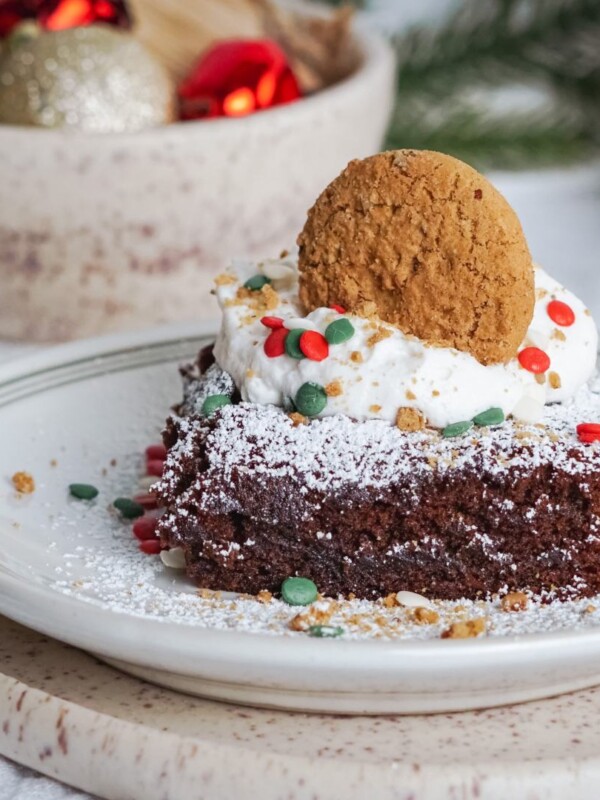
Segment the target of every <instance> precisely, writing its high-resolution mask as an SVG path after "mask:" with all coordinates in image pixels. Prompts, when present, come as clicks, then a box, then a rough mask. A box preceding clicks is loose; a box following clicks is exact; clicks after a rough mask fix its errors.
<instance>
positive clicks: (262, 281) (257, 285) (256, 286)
mask: <svg viewBox="0 0 600 800" xmlns="http://www.w3.org/2000/svg"><path fill="white" fill-rule="evenodd" d="M267 283H271V279H270V278H267V276H266V275H253V276H252V277H251V278H248V280H247V281H246V283H245V284H244V288H246V289H252V291H253V292H259V291H260V290H261V289H262V288H263V286H266V284H267Z"/></svg>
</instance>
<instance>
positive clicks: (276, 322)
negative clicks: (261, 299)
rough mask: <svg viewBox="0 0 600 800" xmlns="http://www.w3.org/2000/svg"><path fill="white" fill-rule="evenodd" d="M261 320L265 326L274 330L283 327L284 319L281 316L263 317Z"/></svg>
mask: <svg viewBox="0 0 600 800" xmlns="http://www.w3.org/2000/svg"><path fill="white" fill-rule="evenodd" d="M261 322H262V324H263V325H264V326H265V328H271V329H272V330H276V329H277V328H283V320H282V319H281V317H263V318H262V319H261Z"/></svg>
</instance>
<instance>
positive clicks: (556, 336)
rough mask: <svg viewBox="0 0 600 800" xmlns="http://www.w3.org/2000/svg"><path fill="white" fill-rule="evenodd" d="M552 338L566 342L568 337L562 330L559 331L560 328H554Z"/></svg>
mask: <svg viewBox="0 0 600 800" xmlns="http://www.w3.org/2000/svg"><path fill="white" fill-rule="evenodd" d="M551 338H552V339H556V340H557V341H559V342H566V341H567V337H566V336H565V334H564V333H563V332H562V331H559V330H558V328H554V330H553V331H552V337H551Z"/></svg>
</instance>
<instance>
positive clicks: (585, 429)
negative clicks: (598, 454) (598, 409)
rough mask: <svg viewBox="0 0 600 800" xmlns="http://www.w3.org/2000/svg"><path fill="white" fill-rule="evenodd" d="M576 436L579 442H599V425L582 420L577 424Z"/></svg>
mask: <svg viewBox="0 0 600 800" xmlns="http://www.w3.org/2000/svg"><path fill="white" fill-rule="evenodd" d="M577 436H578V437H579V441H580V442H584V443H586V444H591V443H592V442H600V425H599V424H598V423H597V422H582V423H580V424H579V425H578V426H577Z"/></svg>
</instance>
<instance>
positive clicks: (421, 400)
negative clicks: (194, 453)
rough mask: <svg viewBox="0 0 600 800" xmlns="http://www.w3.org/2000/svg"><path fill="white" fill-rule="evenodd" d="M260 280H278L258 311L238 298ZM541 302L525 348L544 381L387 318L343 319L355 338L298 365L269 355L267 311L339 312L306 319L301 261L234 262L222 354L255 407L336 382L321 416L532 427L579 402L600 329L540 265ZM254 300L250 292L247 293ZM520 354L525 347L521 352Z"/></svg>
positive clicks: (286, 315)
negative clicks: (566, 317)
mask: <svg viewBox="0 0 600 800" xmlns="http://www.w3.org/2000/svg"><path fill="white" fill-rule="evenodd" d="M257 274H263V275H265V276H266V277H268V278H269V279H270V280H271V281H272V284H271V286H272V288H273V290H274V292H275V293H276V295H272V303H271V305H272V307H270V308H269V310H268V311H266V312H260V311H259V312H257V308H256V304H255V302H254V300H253V298H252V297H245V296H244V295H245V293H244V292H239V290H240V288H241V287H242V286H243V284H244V282H245V281H246V280H248V279H249V278H251V277H252V276H255V275H257ZM535 286H536V303H535V311H534V315H533V319H532V321H531V325H530V327H529V330H528V331H527V336H526V337H525V340H524V342H523V345H522V348H524V347H530V346H531V347H538V348H540V349H541V350H543V351H544V352H545V353H546V354H547V355H548V357H549V358H550V367H549V369H548V370H547V371H546V373H545V374H544V375H543V376H539V375H537V376H536V375H535V374H533V373H532V372H529V371H528V370H527V369H524V368H523V367H522V366H521V364H520V363H519V361H518V359H517V358H514V359H512V360H511V361H509V362H508V363H506V364H493V365H489V366H484V365H483V364H481V363H480V362H479V361H477V360H476V359H475V358H474V357H473V356H472V355H470V354H469V353H464V352H460V351H458V350H455V349H454V348H446V347H435V346H432V345H428V344H426V343H424V342H422V341H421V340H419V339H417V338H415V337H414V336H409V335H406V334H404V333H402V332H401V331H400V330H398V328H395V327H394V326H393V325H389V324H387V323H385V322H381V321H377V322H374V321H373V320H368V319H363V318H361V317H357V316H354V315H352V314H345V315H344V316H345V317H346V318H347V319H349V320H350V322H351V323H352V325H353V326H354V331H355V333H354V335H353V336H352V337H351V338H350V339H349V340H348V341H345V342H343V343H341V344H336V345H331V346H330V348H329V355H328V357H327V358H325V359H324V360H323V361H313V360H311V359H309V358H305V359H302V360H296V359H293V358H290V357H289V356H288V355H285V354H284V355H281V356H277V357H275V358H270V357H269V356H268V355H267V354H266V353H265V351H264V343H265V340H266V338H267V336H268V335H269V333H270V331H269V330H268V329H267V328H265V327H264V325H262V323H261V322H260V319H261V317H262V316H263V313H267V314H269V315H272V316H278V317H281V318H283V320H284V324H285V327H286V328H288V329H295V328H304V329H307V330H316V331H320V332H321V333H324V332H325V329H326V328H327V326H328V325H329V324H330V323H331V322H333V321H334V320H336V319H340V315H339V313H337V312H336V311H334V310H332V309H329V308H318V309H315V310H314V311H312V312H310V313H309V314H307V315H304V313H303V311H302V308H301V305H300V302H299V299H298V273H297V267H296V261H295V258H294V257H293V256H290V257H286V258H282V259H279V260H273V261H264V262H260V263H259V264H256V263H250V262H236V263H235V264H234V265H233V266H232V267H231V269H230V270H229V272H228V273H227V275H226V276H225V277H222V278H221V279H220V280H217V290H216V294H217V299H218V301H219V305H220V307H221V309H222V312H223V316H222V323H221V329H220V332H219V335H218V337H217V341H216V344H215V358H216V361H217V363H218V364H219V366H220V367H221V368H222V369H223V370H225V371H226V372H228V373H229V374H230V375H231V377H232V378H233V380H234V382H235V384H236V386H237V387H238V389H239V391H240V393H241V396H242V399H243V400H245V401H248V402H251V403H258V404H273V405H277V406H284V407H287V406H288V403H289V400H290V398H293V397H294V396H295V394H296V392H297V391H298V389H299V388H300V386H301V385H302V384H304V383H306V382H309V381H310V382H314V383H318V384H320V385H321V386H323V387H327V386H331V385H332V384H335V386H336V391H335V392H334V393H331V395H330V396H329V397H328V399H327V405H326V407H325V409H324V410H323V411H322V412H321V413H320V414H319V415H318V416H326V415H332V414H345V415H347V416H349V417H352V418H353V419H356V420H365V419H383V420H388V421H389V422H390V423H393V422H395V420H396V415H397V412H398V409H399V408H414V409H416V410H418V411H420V412H421V413H422V414H423V415H424V416H425V417H426V419H427V422H428V424H429V425H432V426H434V427H437V428H444V427H445V426H446V425H449V424H451V423H454V422H458V421H461V420H468V419H472V418H473V417H474V416H476V415H477V414H480V413H481V412H483V411H486V410H487V409H489V408H493V407H499V408H501V409H502V411H503V412H504V414H505V416H508V415H509V414H512V415H513V416H514V417H515V418H516V419H520V420H522V421H524V422H535V421H537V420H538V419H540V418H541V417H542V414H543V408H544V404H545V403H552V402H557V401H565V400H567V399H568V398H570V397H572V396H573V395H574V394H575V392H576V391H577V389H579V387H580V386H582V385H583V384H584V383H585V382H586V381H587V380H588V379H589V378H590V376H591V375H592V374H593V372H594V369H595V364H596V352H597V346H598V333H597V329H596V326H595V324H594V321H593V319H592V317H591V315H590V313H589V311H588V310H587V309H586V308H585V306H584V304H583V303H582V302H581V300H579V299H578V298H577V297H575V295H574V294H572V293H571V292H570V291H568V290H567V289H565V288H564V287H563V286H562V285H561V284H559V283H558V282H557V281H555V280H554V279H553V278H551V277H550V276H549V275H548V274H547V273H546V272H544V271H543V270H542V269H540V268H539V267H538V268H536V269H535ZM247 294H250V293H247ZM551 300H560V301H562V302H564V303H566V304H567V305H569V306H570V308H571V309H572V310H573V312H574V314H575V321H574V322H573V324H572V325H569V326H560V325H557V324H556V323H555V322H554V321H553V320H552V319H551V317H550V316H549V314H548V304H549V303H550V301H551ZM522 348H520V349H522Z"/></svg>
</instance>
